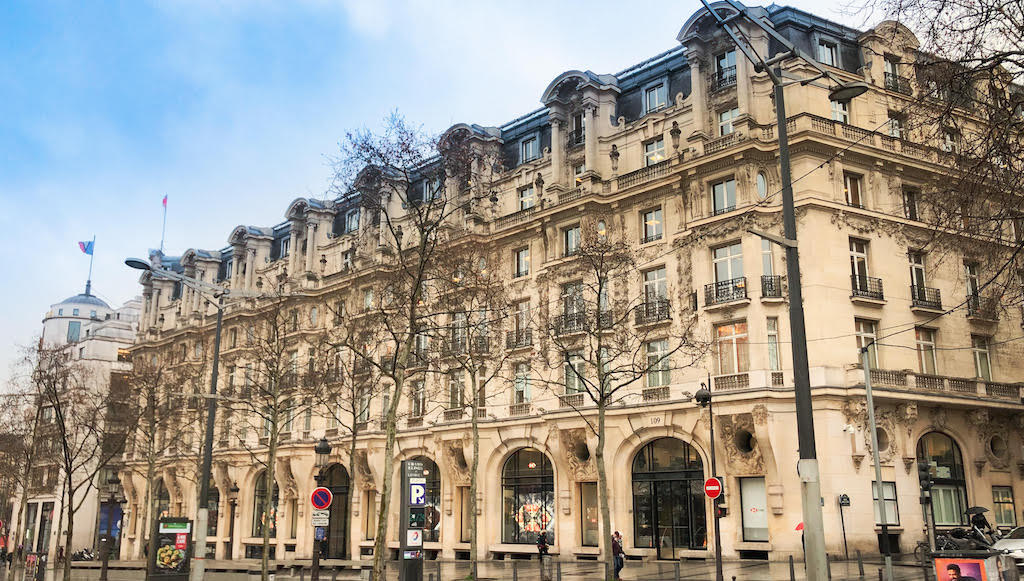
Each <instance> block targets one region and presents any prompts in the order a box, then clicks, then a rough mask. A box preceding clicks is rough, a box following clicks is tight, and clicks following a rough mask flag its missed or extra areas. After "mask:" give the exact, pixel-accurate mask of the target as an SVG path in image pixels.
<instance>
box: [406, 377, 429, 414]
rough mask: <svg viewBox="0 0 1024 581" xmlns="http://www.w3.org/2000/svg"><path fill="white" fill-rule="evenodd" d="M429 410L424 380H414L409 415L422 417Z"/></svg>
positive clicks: (410, 395)
mask: <svg viewBox="0 0 1024 581" xmlns="http://www.w3.org/2000/svg"><path fill="white" fill-rule="evenodd" d="M426 410H427V387H426V383H425V382H424V381H423V380H422V379H419V380H416V381H414V382H412V389H411V393H410V394H409V416H411V417H414V418H421V417H423V415H424V414H425V413H426Z"/></svg>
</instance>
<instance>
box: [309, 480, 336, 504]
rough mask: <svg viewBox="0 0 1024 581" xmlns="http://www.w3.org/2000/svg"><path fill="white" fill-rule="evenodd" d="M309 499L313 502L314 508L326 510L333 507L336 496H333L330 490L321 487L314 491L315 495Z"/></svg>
mask: <svg viewBox="0 0 1024 581" xmlns="http://www.w3.org/2000/svg"><path fill="white" fill-rule="evenodd" d="M309 499H310V500H311V501H312V502H313V508H316V509H319V510H324V509H326V508H327V507H329V506H331V501H332V500H334V495H333V494H331V491H330V489H328V488H324V487H323V486H321V487H319V488H314V489H313V494H311V495H310V497H309Z"/></svg>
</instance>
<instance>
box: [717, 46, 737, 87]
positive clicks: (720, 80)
mask: <svg viewBox="0 0 1024 581" xmlns="http://www.w3.org/2000/svg"><path fill="white" fill-rule="evenodd" d="M714 80H715V82H714V87H713V88H714V89H715V90H718V89H724V88H726V87H731V86H733V85H735V84H736V51H734V50H730V51H726V52H723V53H721V54H719V55H718V56H716V57H715V79H714Z"/></svg>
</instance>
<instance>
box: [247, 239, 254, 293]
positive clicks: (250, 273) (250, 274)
mask: <svg viewBox="0 0 1024 581" xmlns="http://www.w3.org/2000/svg"><path fill="white" fill-rule="evenodd" d="M255 258H256V249H255V248H246V249H245V290H252V286H253V285H252V281H253V279H254V277H255V275H256V260H255Z"/></svg>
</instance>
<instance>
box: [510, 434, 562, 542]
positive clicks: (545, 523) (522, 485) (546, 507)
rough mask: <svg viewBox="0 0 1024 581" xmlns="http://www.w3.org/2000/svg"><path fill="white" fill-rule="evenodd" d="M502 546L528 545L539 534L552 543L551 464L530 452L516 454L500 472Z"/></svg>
mask: <svg viewBox="0 0 1024 581" xmlns="http://www.w3.org/2000/svg"><path fill="white" fill-rule="evenodd" d="M501 495H502V527H501V528H502V531H501V538H502V542H504V543H521V544H532V543H534V542H536V540H537V536H538V535H540V533H541V532H546V533H547V537H548V543H551V544H554V542H555V529H554V517H555V477H554V471H553V470H552V468H551V461H550V460H548V458H547V456H545V455H544V454H543V453H542V452H540V451H538V450H534V449H532V448H523V449H520V450H517V451H516V452H515V453H514V454H512V456H510V457H509V459H508V460H506V461H505V466H504V468H503V469H502V472H501Z"/></svg>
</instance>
